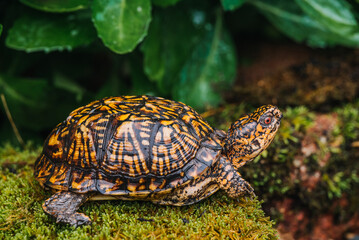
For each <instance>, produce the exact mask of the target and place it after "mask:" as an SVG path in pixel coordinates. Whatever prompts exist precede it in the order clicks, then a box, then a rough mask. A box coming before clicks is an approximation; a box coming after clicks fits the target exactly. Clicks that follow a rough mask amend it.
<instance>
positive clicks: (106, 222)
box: [0, 145, 278, 240]
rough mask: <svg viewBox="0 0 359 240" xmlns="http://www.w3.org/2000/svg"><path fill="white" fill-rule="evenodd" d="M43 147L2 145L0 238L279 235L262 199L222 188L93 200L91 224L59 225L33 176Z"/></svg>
mask: <svg viewBox="0 0 359 240" xmlns="http://www.w3.org/2000/svg"><path fill="white" fill-rule="evenodd" d="M39 151H40V149H39V148H37V149H35V150H24V151H19V149H14V148H12V147H11V146H10V145H6V146H4V147H2V148H0V192H1V195H0V239H9V238H11V239H32V238H34V237H35V236H36V238H38V239H55V238H58V239H76V240H79V239H122V238H125V239H202V238H204V239H211V238H212V239H213V238H215V239H227V238H231V239H278V237H277V232H276V230H275V229H274V228H273V222H272V221H271V220H270V219H269V218H268V217H266V216H265V215H264V212H263V211H262V210H261V202H260V201H258V200H257V199H253V200H251V199H245V198H244V199H240V200H238V201H236V200H232V199H229V198H227V197H226V196H225V194H223V192H219V193H217V194H215V195H214V196H212V197H210V198H208V199H206V200H204V201H202V202H200V203H198V204H194V205H191V206H185V207H173V206H158V205H154V204H152V203H150V202H138V201H134V202H130V201H101V202H100V201H97V202H87V203H85V204H84V205H83V206H82V207H81V208H80V211H81V212H84V213H85V214H87V215H88V216H90V218H91V219H92V220H93V224H92V225H91V226H85V227H80V228H73V227H69V226H66V225H61V224H56V223H55V221H54V220H53V219H52V218H51V217H50V216H48V215H46V214H45V213H44V212H43V210H42V208H41V204H42V203H43V200H44V198H46V197H49V196H50V193H48V192H45V191H44V190H43V189H42V188H41V187H40V185H39V184H38V183H37V181H36V180H35V179H34V177H33V175H32V174H33V170H32V165H33V162H34V161H35V159H36V156H37V155H38V154H39Z"/></svg>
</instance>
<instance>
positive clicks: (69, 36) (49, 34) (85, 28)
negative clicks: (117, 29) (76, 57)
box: [6, 13, 96, 52]
mask: <svg viewBox="0 0 359 240" xmlns="http://www.w3.org/2000/svg"><path fill="white" fill-rule="evenodd" d="M95 37H96V35H95V31H94V28H93V26H92V24H91V22H90V21H89V19H87V18H82V17H80V16H79V15H77V14H66V15H54V14H40V13H36V14H26V15H24V16H22V17H20V18H19V19H18V20H17V21H16V22H15V23H14V26H13V27H12V28H11V29H10V30H9V33H8V35H7V38H6V45H7V46H8V47H10V48H13V49H17V50H25V51H27V52H34V51H45V52H50V51H55V50H59V51H62V50H64V49H67V50H71V49H72V48H75V47H78V46H83V45H88V44H90V43H91V42H92V41H93V40H94V39H95Z"/></svg>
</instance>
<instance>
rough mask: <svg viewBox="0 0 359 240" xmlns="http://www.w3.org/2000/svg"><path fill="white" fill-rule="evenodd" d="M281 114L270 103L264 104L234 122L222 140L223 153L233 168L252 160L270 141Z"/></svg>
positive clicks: (277, 126)
mask: <svg viewBox="0 0 359 240" xmlns="http://www.w3.org/2000/svg"><path fill="white" fill-rule="evenodd" d="M282 116H283V114H282V113H281V112H280V110H279V109H278V108H277V107H275V106H272V105H265V106H262V107H260V108H258V109H257V110H255V111H254V112H253V113H250V114H248V115H246V116H244V117H242V118H240V119H239V120H237V121H236V122H234V123H233V124H232V125H231V127H230V128H229V130H228V134H227V137H226V139H225V140H224V153H225V155H226V156H227V157H228V159H229V161H231V163H232V164H233V166H234V167H235V168H237V169H238V168H240V167H241V166H243V165H244V164H245V163H246V162H248V161H250V160H253V159H254V158H255V157H256V156H258V155H259V154H260V153H261V152H262V151H263V150H264V149H266V148H267V147H268V146H269V144H270V143H271V142H272V140H273V138H274V136H275V134H276V132H277V130H278V128H279V125H280V120H281V118H282Z"/></svg>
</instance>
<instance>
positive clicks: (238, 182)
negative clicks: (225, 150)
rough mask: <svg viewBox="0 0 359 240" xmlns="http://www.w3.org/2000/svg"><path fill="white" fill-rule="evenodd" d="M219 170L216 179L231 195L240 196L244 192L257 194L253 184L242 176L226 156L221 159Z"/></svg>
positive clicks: (232, 196) (233, 196)
mask: <svg viewBox="0 0 359 240" xmlns="http://www.w3.org/2000/svg"><path fill="white" fill-rule="evenodd" d="M217 171H218V172H217V173H216V174H215V179H216V181H217V183H218V184H219V187H220V189H222V190H224V191H225V192H226V193H227V194H228V196H229V197H231V198H238V197H240V196H243V195H244V194H250V195H253V196H255V194H254V190H253V188H252V187H251V185H250V184H249V183H248V182H247V181H245V180H244V179H243V178H242V176H241V175H240V174H239V173H238V172H237V171H236V169H235V168H234V167H233V166H232V164H231V163H230V162H229V161H227V160H226V158H224V157H222V158H221V159H220V161H219V165H218V170H217Z"/></svg>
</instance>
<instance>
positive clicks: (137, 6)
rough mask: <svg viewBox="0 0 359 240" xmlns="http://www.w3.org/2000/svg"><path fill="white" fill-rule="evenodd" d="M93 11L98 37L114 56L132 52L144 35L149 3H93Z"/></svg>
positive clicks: (105, 0)
mask: <svg viewBox="0 0 359 240" xmlns="http://www.w3.org/2000/svg"><path fill="white" fill-rule="evenodd" d="M92 8H93V9H92V20H93V22H94V24H95V27H96V29H97V33H98V36H99V37H100V38H101V39H102V41H103V43H104V44H105V45H106V46H107V47H108V48H110V49H111V50H112V51H114V52H116V53H121V54H122V53H128V52H131V51H132V50H133V49H134V48H135V47H136V46H137V45H138V43H140V42H141V41H142V40H143V38H144V37H145V36H146V35H147V30H148V26H149V23H150V21H151V2H150V0H94V1H93V7H92Z"/></svg>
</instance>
